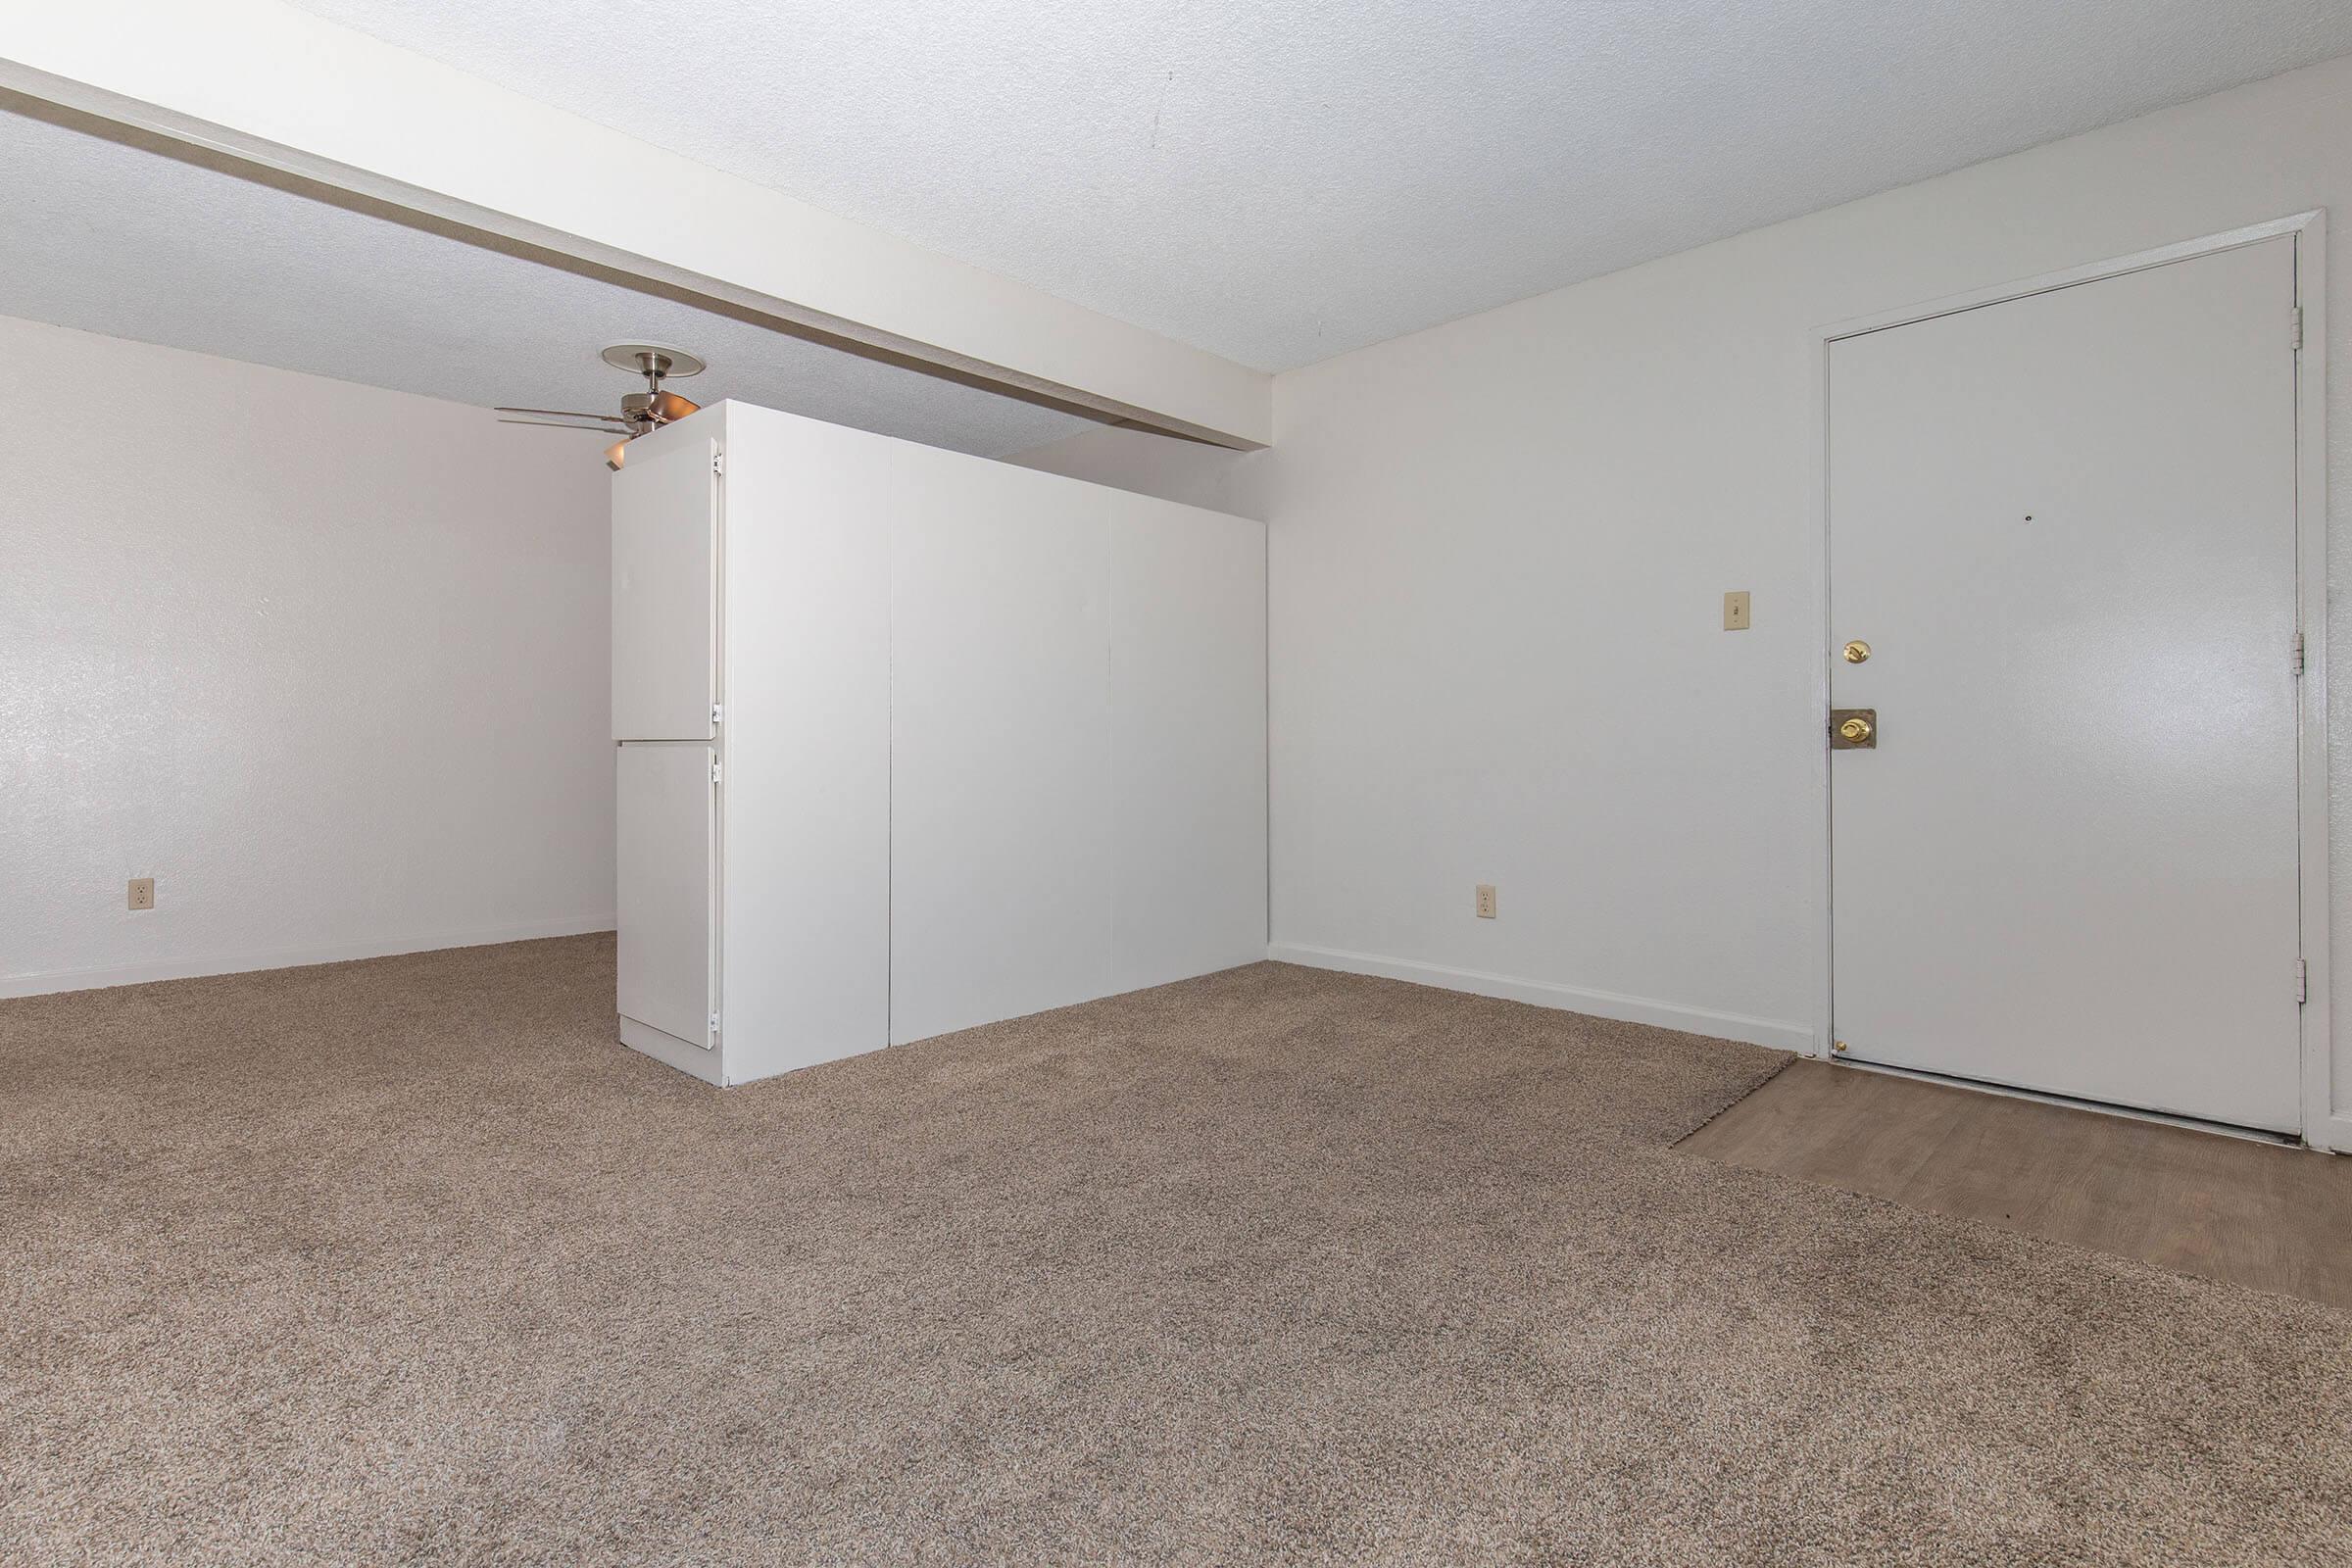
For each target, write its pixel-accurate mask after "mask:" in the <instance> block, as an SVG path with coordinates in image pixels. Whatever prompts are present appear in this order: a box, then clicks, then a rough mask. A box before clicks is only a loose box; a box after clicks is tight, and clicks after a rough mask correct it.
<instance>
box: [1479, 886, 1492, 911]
mask: <svg viewBox="0 0 2352 1568" xmlns="http://www.w3.org/2000/svg"><path fill="white" fill-rule="evenodd" d="M1478 917H1479V918H1480V919H1481V920H1492V919H1494V918H1495V884H1494V883H1492V882H1481V883H1480V884H1479V885H1478Z"/></svg>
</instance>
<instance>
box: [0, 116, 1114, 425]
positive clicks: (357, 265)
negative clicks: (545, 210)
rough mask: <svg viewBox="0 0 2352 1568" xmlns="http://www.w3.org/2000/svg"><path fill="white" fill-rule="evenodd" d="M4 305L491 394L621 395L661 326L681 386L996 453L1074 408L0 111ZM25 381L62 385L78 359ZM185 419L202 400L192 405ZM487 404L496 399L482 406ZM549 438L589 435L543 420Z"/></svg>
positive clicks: (499, 398)
mask: <svg viewBox="0 0 2352 1568" xmlns="http://www.w3.org/2000/svg"><path fill="white" fill-rule="evenodd" d="M0 315H4V316H17V317H25V318H28V319H33V320H38V321H48V322H52V323H54V324H56V325H59V326H71V327H79V328H81V329H83V330H85V331H93V332H105V333H109V334H111V335H113V336H116V337H127V338H136V339H139V340H141V341H144V342H149V343H162V344H167V345H169V346H171V347H173V348H182V349H193V350H196V351H197V352H199V353H204V354H218V355H223V356H225V357H227V358H229V359H236V360H246V361H250V362H252V363H254V364H259V365H273V366H277V367H279V368H284V369H290V370H307V371H310V372H312V373H314V374H319V375H329V376H334V377H336V378H337V379H340V380H346V381H360V382H365V383H368V384H369V385H373V386H381V387H390V388H393V389H394V390H396V391H402V392H417V393H422V394H425V395H428V396H433V397H445V398H450V399H454V400H456V401H458V402H461V403H474V404H480V405H483V406H485V407H487V406H489V405H492V404H499V403H509V404H527V405H531V406H534V407H538V408H556V409H590V410H599V411H601V410H605V409H612V408H617V407H618V406H619V402H620V396H621V394H622V393H624V392H627V391H629V390H631V389H632V388H635V387H637V386H638V385H639V383H638V382H636V381H634V380H632V379H630V378H629V377H627V376H625V375H623V374H621V373H620V372H618V371H616V370H613V369H611V368H608V367H606V366H605V365H603V364H602V363H600V362H599V361H598V359H597V350H598V349H599V348H601V347H602V346H603V345H605V344H607V343H610V342H613V341H616V340H621V339H639V338H644V339H652V340H654V341H657V342H669V343H675V344H678V345H680V346H681V347H684V348H689V349H693V350H695V351H696V352H697V353H700V354H702V355H704V356H705V357H706V358H708V359H709V360H710V362H711V368H710V370H708V371H707V372H705V373H704V374H703V375H701V376H699V377H697V378H695V379H694V380H692V381H686V382H681V383H679V386H678V390H680V391H681V392H685V393H687V394H688V395H689V396H691V397H693V398H694V399H695V400H696V401H698V402H713V401H716V400H717V399H719V398H722V397H737V398H745V399H748V400H750V401H751V402H755V403H763V404H766V405H768V406H769V407H771V408H778V409H788V410H791V411H793V412H794V413H799V414H809V415H812V416H814V417H818V418H822V419H831V420H834V421H835V422H837V423H841V424H851V425H858V426H860V427H862V428H865V429H869V430H879V431H882V432H883V433H885V434H888V435H899V436H906V437H908V438H909V439H912V440H917V441H927V442H930V443H932V444H933V445H935V446H946V447H954V448H956V449H958V450H960V451H965V452H976V453H980V454H983V455H986V456H992V457H994V456H1002V455H1003V454H1005V453H1008V452H1015V451H1019V450H1020V449H1022V448H1024V447H1029V446H1034V445H1036V444H1037V443H1039V442H1041V441H1050V440H1052V439H1054V437H1055V436H1058V435H1063V434H1067V433H1069V432H1070V431H1073V430H1078V429H1084V428H1087V427H1088V421H1087V420H1086V419H1084V418H1082V417H1077V416H1074V415H1070V414H1065V413H1061V412H1058V411H1055V410H1051V409H1043V408H1039V407H1036V406H1034V405H1031V404H1028V403H1023V402H1018V401H1015V400H1014V399H1011V398H1006V397H1001V396H998V395H997V394H995V393H992V392H987V391H983V390H979V389H977V388H973V387H967V386H962V385H959V384H956V383H955V382H951V381H946V380H941V379H939V378H937V377H934V376H930V375H926V374H921V373H918V372H916V371H912V370H908V369H903V368H898V367H895V366H890V365H884V364H879V363H876V362H874V361H871V360H867V359H862V358H858V357H857V356H855V355H852V354H849V353H845V352H843V351H841V350H839V349H835V348H830V347H826V346H823V345H820V344H815V343H810V342H807V341H804V340H801V339H798V338H794V337H788V336H785V335H782V334H780V333H777V332H773V331H770V330H767V329H766V328H764V327H761V326H758V325H754V324H751V323H748V322H745V321H741V320H737V319H732V318H728V317H724V316H719V315H715V314H712V313H710V312H706V311H703V310H699V309H696V308H694V307H692V306H688V305H684V304H680V303H677V302H676V301H673V300H669V299H662V298H657V297H654V296H651V295H648V294H643V293H640V292H637V291H636V290H634V289H631V288H627V287H623V286H620V285H618V284H615V283H613V282H609V281H604V280H601V279H597V278H591V277H584V276H580V275H578V274H576V273H573V272H569V271H564V270H559V269H557V268H555V267H551V266H547V265H544V264H542V263H539V262H536V261H530V260H525V259H523V258H520V257H517V256H512V255H506V254H503V253H500V252H497V251H491V250H485V249H482V248H480V247H477V246H475V245H472V244H468V243H466V242H464V241H461V240H458V239H454V238H450V237H448V236H446V235H442V234H436V233H427V232H423V231H420V230H418V229H415V228H411V227H408V226H405V225H403V224H401V223H398V222H395V221H389V220H387V219H383V218H377V217H372V216H368V215H366V214H362V213H358V212H352V211H348V210H346V209H343V208H340V207H334V206H329V205H327V204H325V203H323V202H319V201H315V200H312V199H310V198H309V197H306V196H300V195H295V194H292V193H289V192H287V191H283V190H278V189H274V188H271V187H269V186H265V185H260V184H255V183H252V182H250V181H248V180H245V179H242V178H238V177H236V176H234V175H231V174H226V173H222V172H219V171H217V170H214V169H209V168H200V167H196V166H194V165H191V164H187V163H183V162H180V161H178V160H176V159H173V158H169V157H165V156H162V155H159V154H157V153H153V152H149V151H145V150H143V149H140V148H135V147H129V146H123V145H121V144H118V143H116V142H114V141H110V140H106V139H103V138H101V137H99V136H97V135H93V134H89V133H86V132H84V131H81V130H78V129H69V128H65V127H63V126H60V125H56V124H51V123H47V122H45V121H40V120H34V119H29V118H26V117H25V116H23V115H18V114H8V113H0ZM16 378H17V379H18V381H19V382H20V383H25V382H26V381H28V380H32V381H38V380H49V379H56V380H59V381H61V382H64V383H65V384H68V385H72V384H73V367H71V366H33V367H18V368H16ZM189 417H191V418H198V419H201V418H204V417H208V416H207V412H206V411H204V410H191V411H190V414H189ZM484 417H488V416H486V415H485V416H484ZM544 437H545V439H547V440H550V441H574V442H580V443H583V444H586V445H589V446H590V447H591V448H593V446H594V445H598V444H601V440H600V438H597V437H592V436H585V435H566V434H564V433H563V432H561V431H556V430H549V431H546V432H544Z"/></svg>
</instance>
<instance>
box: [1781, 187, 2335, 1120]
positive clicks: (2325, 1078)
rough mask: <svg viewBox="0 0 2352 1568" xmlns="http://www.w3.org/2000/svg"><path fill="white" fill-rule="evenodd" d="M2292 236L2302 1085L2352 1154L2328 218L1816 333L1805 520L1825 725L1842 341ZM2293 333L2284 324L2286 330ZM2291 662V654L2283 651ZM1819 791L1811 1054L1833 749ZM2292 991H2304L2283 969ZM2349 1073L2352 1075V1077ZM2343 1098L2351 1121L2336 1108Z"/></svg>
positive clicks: (2309, 1102)
mask: <svg viewBox="0 0 2352 1568" xmlns="http://www.w3.org/2000/svg"><path fill="white" fill-rule="evenodd" d="M2279 238H2291V239H2293V241H2294V242H2295V247H2294V248H2295V256H2294V277H2295V304H2296V305H2297V306H2299V307H2300V308H2301V310H2302V313H2303V318H2302V319H2303V346H2302V353H2301V354H2300V355H2299V356H2298V357H2297V360H2296V364H2295V599H2296V606H2295V608H2296V615H2297V618H2298V620H2299V622H2300V624H2301V627H2302V631H2303V671H2304V672H2303V678H2302V680H2301V681H2300V682H2299V683H2298V684H2299V685H2300V687H2301V690H2300V691H2299V692H2298V693H2297V694H2296V759H2295V765H2296V781H2295V782H2296V802H2297V811H2296V825H2297V834H2298V839H2299V845H2298V855H2297V860H2298V866H2299V871H2300V874H2299V887H2298V902H2299V906H2300V915H2301V939H2300V940H2301V944H2302V949H2303V952H2302V955H2301V956H2302V958H2303V961H2304V965H2305V986H2306V989H2305V993H2304V1005H2303V1009H2302V1014H2301V1017H2300V1018H2299V1020H2298V1034H2299V1039H2300V1048H2301V1056H2302V1060H2301V1070H2300V1074H2299V1082H2300V1084H2301V1088H2302V1110H2303V1137H2304V1141H2305V1142H2306V1143H2309V1144H2310V1145H2312V1146H2313V1147H2314V1148H2319V1149H2331V1150H2338V1151H2344V1152H2352V1082H2347V1083H2344V1084H2341V1085H2339V1084H2337V1083H2336V1082H2335V1079H2336V1076H2337V1074H2336V1072H2335V1065H2334V1057H2333V1050H2334V1042H2333V1032H2332V1030H2331V1029H2330V1027H2329V1018H2330V1007H2329V1001H2328V998H2329V995H2330V988H2329V985H2328V968H2329V965H2328V897H2327V886H2328V883H2327V872H2328V854H2327V839H2328V834H2327V289H2326V278H2327V214H2326V213H2325V212H2322V211H2319V210H2316V209H2315V210H2313V211H2310V212H2303V213H2297V214H2294V215H2293V216H2291V217H2288V218H2280V219H2275V220H2273V221H2270V222H2267V223H2256V224H2253V225H2251V226H2249V227H2245V228H2233V229H2230V230H2228V231H2227V232H2224V233H2219V234H2210V235H2207V236H2205V237H2203V238H2201V239H2192V240H2184V241H2182V242H2181V243H2180V244H2177V245H2165V246H2160V247H2158V248H2157V249H2154V250H2146V251H2137V252H2134V253H2132V254H2131V255H2129V256H2119V257H2115V258H2112V259H2110V260H2107V261H2100V262H2092V263H2089V264H2087V265H2084V266H2082V267H2072V268H2067V269H2065V270H2060V271H2055V272H2044V273H2041V274H2040V275H2038V276H2034V277H2028V278H2019V279H2015V280H2013V281H2010V282H2006V283H1997V284H1994V285H1992V286H1990V287H1987V288H1982V289H1975V290H1971V291H1970V292H1967V293H1964V294H1954V295H1949V296H1946V297H1944V298H1942V299H1937V300H1930V301H1926V302H1924V303H1921V304H1918V305H1910V306H1904V307H1901V308H1899V309H1896V310H1890V311H1879V312H1875V313H1873V314H1871V315H1869V316H1860V317H1853V318H1849V319H1846V320H1842V321H1835V322H1831V323H1829V324H1827V325H1824V326H1817V327H1815V328H1813V330H1812V332H1811V333H1810V334H1809V335H1808V349H1809V354H1810V360H1811V373H1812V383H1813V384H1812V392H1811V397H1810V399H1809V409H1810V422H1811V430H1810V445H1811V449H1812V450H1811V454H1810V457H1809V460H1808V466H1809V469H1810V474H1809V486H1808V494H1807V508H1806V515H1807V516H1808V517H1810V518H1811V519H1812V520H1811V523H1810V526H1811V528H1812V530H1813V548H1814V552H1815V555H1814V565H1815V568H1816V570H1817V572H1818V575H1817V576H1816V578H1815V581H1816V582H1817V583H1818V584H1819V585H1820V591H1821V598H1820V601H1819V607H1820V612H1821V627H1820V631H1821V637H1820V641H1819V645H1818V652H1819V660H1818V662H1816V663H1815V664H1814V666H1813V677H1812V683H1811V684H1812V696H1813V717H1814V718H1815V719H1816V720H1818V719H1819V718H1820V715H1822V714H1824V713H1827V712H1828V711H1829V710H1830V640H1831V637H1832V635H1833V630H1834V629H1833V628H1832V627H1831V625H1830V623H1829V622H1830V508H1829V485H1830V346H1831V345H1832V344H1834V343H1836V342H1838V340H1839V339H1841V338H1849V337H1859V336H1861V335H1862V334H1864V333H1867V332H1879V331H1884V330H1886V329H1887V328H1888V327H1894V326H1907V325H1910V324H1911V323H1913V322H1916V321H1925V320H1932V319H1935V318H1936V317H1939V316H1951V315H1954V314H1956V313H1958V312H1961V311H1973V310H1978V309H1981V308H1983V307H1985V306H1987V305H1999V304H2004V303H2006V302H2008V301H2010V300H2018V299H2025V298H2028V297H2030V296H2032V295H2035V294H2047V293H2050V292H2051V291H2053V290H2056V289H2062V288H2072V287H2075V286H2077V285H2079V284H2082V283H2095V282H2099V281H2101V280H2103V279H2106V278H2111V277H2120V276H2122V275H2123V274H2125V273H2127V272H2139V271H2145V270H2148V269H2150V268H2155V267H2163V266H2165V265H2167V264H2169V263H2173V262H2182V261H2188V260H2190V259H2192V258H2195V257H2199V256H2210V255H2213V254H2215V253H2216V252H2220V251H2228V250H2236V249H2238V248H2239V247H2241V246H2246V245H2254V244H2259V243H2261V242H2263V241H2265V240H2272V239H2279ZM2287 329H2288V323H2287V322H2285V321H2281V322H2279V331H2280V332H2282V333H2283V332H2285V331H2286V330H2287ZM2281 657H2283V651H2282V653H2281ZM1813 756H1814V763H1813V767H1814V789H1815V792H1816V793H1815V799H1816V800H1817V801H1818V802H1819V810H1818V812H1817V814H1816V817H1815V820H1814V832H1815V834H1816V840H1815V849H1816V853H1815V854H1814V856H1813V865H1814V880H1813V888H1812V903H1813V909H1812V922H1813V929H1814V932H1815V941H1814V944H1813V948H1814V955H1815V960H1816V970H1815V980H1816V989H1815V996H1816V998H1817V1005H1818V1010H1817V1011H1816V1013H1815V1018H1816V1020H1817V1022H1816V1024H1815V1028H1814V1040H1813V1048H1812V1050H1811V1052H1810V1053H1808V1054H1811V1055H1814V1056H1817V1057H1829V1056H1831V1054H1832V1053H1831V1044H1832V1042H1831V1039H1830V1035H1831V1030H1832V1027H1833V1022H1834V1019H1835V1012H1834V1008H1835V1006H1836V1001H1837V992H1836V986H1835V976H1834V973H1833V965H1834V963H1835V953H1834V947H1833V942H1834V938H1833V926H1832V923H1831V907H1830V901H1831V897H1832V885H1833V884H1832V880H1831V867H1830V857H1831V853H1832V852H1831V844H1832V840H1831V833H1830V753H1829V748H1828V746H1827V744H1826V743H1824V744H1822V745H1820V746H1817V747H1815V748H1814V753H1813ZM2281 971H2282V972H2281V973H2280V975H2279V984H2281V985H2286V984H2289V983H2291V979H2292V976H2291V973H2289V972H2286V971H2285V970H2284V966H2283V965H2281ZM2345 1076H2347V1077H2352V1070H2348V1071H2347V1073H2346V1075H2345ZM2339 1095H2340V1097H2341V1098H2342V1099H2343V1100H2344V1101H2345V1102H2346V1108H2345V1110H2344V1111H2343V1112H2340V1113H2339V1112H2337V1111H2336V1110H2335V1109H2334V1106H2335V1103H2336V1101H2337V1099H2338V1097H2339Z"/></svg>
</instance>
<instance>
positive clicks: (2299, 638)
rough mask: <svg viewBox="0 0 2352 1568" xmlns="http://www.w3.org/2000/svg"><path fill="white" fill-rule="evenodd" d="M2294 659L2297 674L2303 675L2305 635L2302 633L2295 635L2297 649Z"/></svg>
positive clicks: (2295, 648) (2295, 649)
mask: <svg viewBox="0 0 2352 1568" xmlns="http://www.w3.org/2000/svg"><path fill="white" fill-rule="evenodd" d="M2292 657H2293V660H2294V670H2295V673H2296V674H2298V675H2300V674H2302V673H2303V634H2302V633H2301V632H2297V633H2295V647H2294V654H2293V656H2292Z"/></svg>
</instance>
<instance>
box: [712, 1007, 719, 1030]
mask: <svg viewBox="0 0 2352 1568" xmlns="http://www.w3.org/2000/svg"><path fill="white" fill-rule="evenodd" d="M711 1033H712V1034H716V1033H718V1014H717V1013H715V1012H714V1013H712V1014H711Z"/></svg>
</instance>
